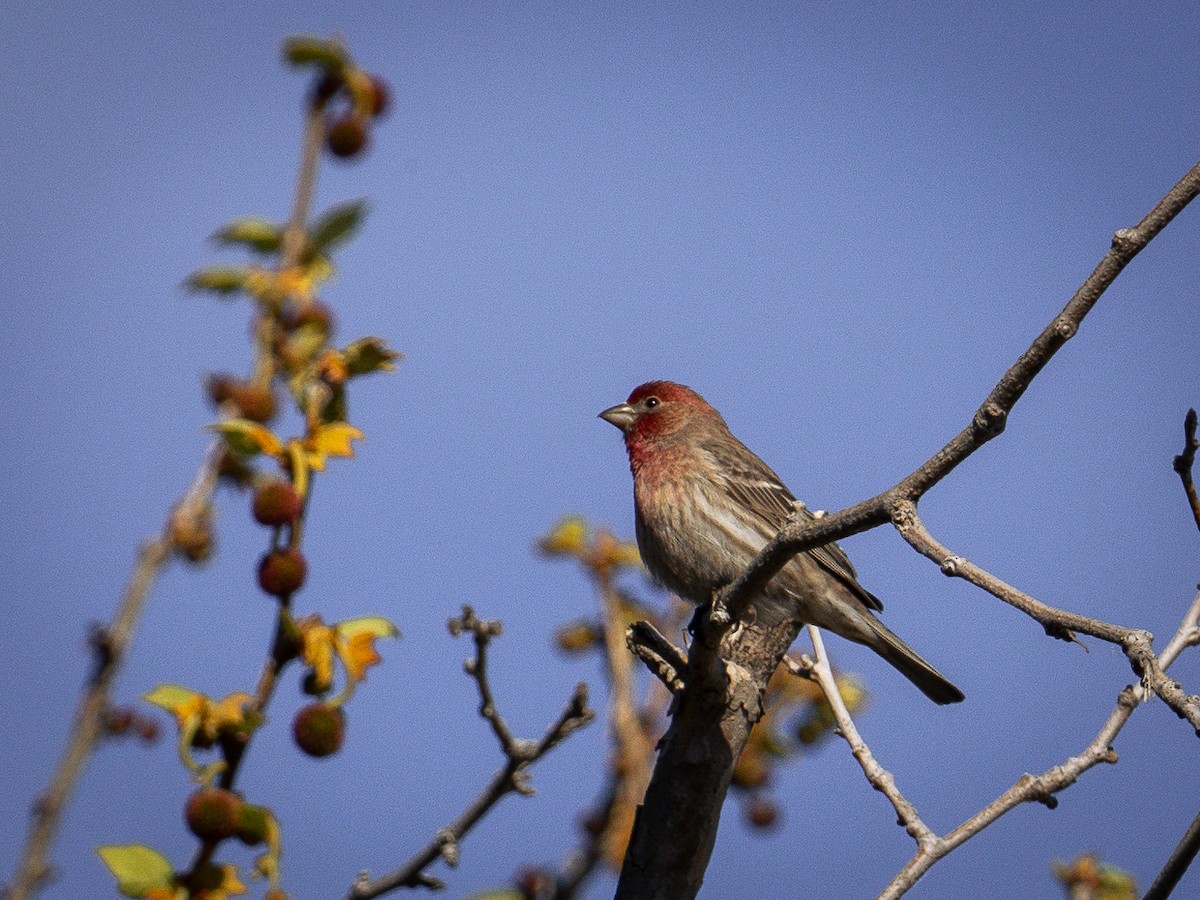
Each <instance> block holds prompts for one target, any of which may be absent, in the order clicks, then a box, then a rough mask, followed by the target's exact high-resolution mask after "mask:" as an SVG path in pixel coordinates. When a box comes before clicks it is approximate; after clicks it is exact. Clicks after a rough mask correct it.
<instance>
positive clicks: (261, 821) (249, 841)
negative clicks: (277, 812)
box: [234, 803, 269, 847]
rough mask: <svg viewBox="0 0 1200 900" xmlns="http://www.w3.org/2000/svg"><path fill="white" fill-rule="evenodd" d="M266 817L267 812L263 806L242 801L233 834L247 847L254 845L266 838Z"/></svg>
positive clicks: (267, 815)
mask: <svg viewBox="0 0 1200 900" xmlns="http://www.w3.org/2000/svg"><path fill="white" fill-rule="evenodd" d="M268 817H269V814H268V813H267V811H266V810H265V809H263V807H261V806H251V805H250V804H249V803H243V804H242V808H241V809H240V810H239V811H238V820H237V828H236V829H235V831H234V834H236V835H237V838H238V840H239V841H241V842H242V843H243V844H245V845H246V846H247V847H256V846H258V845H259V844H261V843H263V842H264V841H266V839H267V821H268Z"/></svg>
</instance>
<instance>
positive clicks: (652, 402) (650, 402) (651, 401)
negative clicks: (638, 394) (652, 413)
mask: <svg viewBox="0 0 1200 900" xmlns="http://www.w3.org/2000/svg"><path fill="white" fill-rule="evenodd" d="M658 404H659V400H658V398H657V397H647V398H646V404H645V405H646V409H654V407H656V406H658Z"/></svg>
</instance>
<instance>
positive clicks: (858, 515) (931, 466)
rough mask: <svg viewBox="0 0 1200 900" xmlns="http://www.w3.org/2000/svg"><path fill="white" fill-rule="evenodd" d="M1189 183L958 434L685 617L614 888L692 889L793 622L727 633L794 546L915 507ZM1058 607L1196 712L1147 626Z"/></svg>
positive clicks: (1173, 701) (781, 543)
mask: <svg viewBox="0 0 1200 900" xmlns="http://www.w3.org/2000/svg"><path fill="white" fill-rule="evenodd" d="M1197 194H1200V163H1197V164H1196V165H1195V166H1193V167H1192V169H1191V170H1190V171H1189V172H1188V173H1187V174H1186V175H1184V177H1183V178H1182V179H1181V180H1180V181H1179V183H1178V184H1176V185H1175V186H1174V187H1173V188H1172V189H1171V190H1170V191H1168V192H1167V194H1166V195H1165V196H1164V197H1163V198H1162V200H1160V201H1159V202H1158V203H1157V204H1156V205H1155V206H1154V208H1153V209H1152V210H1151V211H1150V212H1149V213H1148V214H1147V215H1146V216H1145V218H1143V219H1142V221H1141V222H1139V223H1138V224H1137V225H1136V226H1135V227H1133V228H1126V229H1122V230H1120V231H1118V232H1117V233H1116V234H1115V235H1114V236H1113V238H1112V244H1111V247H1110V248H1109V250H1108V251H1107V252H1106V253H1105V254H1104V256H1103V257H1102V258H1101V260H1100V262H1099V264H1098V265H1097V266H1096V268H1095V269H1094V270H1093V271H1092V273H1091V274H1090V275H1089V276H1088V277H1087V279H1085V281H1084V282H1083V284H1082V285H1080V287H1079V289H1078V290H1077V291H1076V292H1075V294H1074V295H1073V296H1072V297H1071V299H1070V300H1069V301H1068V302H1067V304H1066V306H1064V307H1063V309H1062V311H1061V312H1060V313H1059V314H1058V315H1057V316H1055V317H1054V319H1052V320H1051V322H1050V323H1049V324H1048V325H1047V326H1046V327H1045V328H1044V329H1043V331H1042V333H1041V334H1039V335H1038V337H1037V338H1036V339H1035V340H1034V341H1033V343H1032V344H1031V345H1030V346H1029V348H1028V349H1027V350H1026V351H1025V352H1024V353H1023V354H1022V355H1021V356H1020V358H1019V359H1017V361H1016V362H1015V363H1013V365H1012V366H1011V367H1010V368H1009V369H1008V371H1007V372H1005V373H1004V375H1003V376H1002V377H1001V378H1000V380H999V381H998V382H997V384H996V386H995V387H994V388H993V389H992V391H991V392H990V393H989V394H988V396H987V397H986V398H984V401H983V403H982V404H981V405H980V406H979V409H978V410H977V411H976V413H975V415H974V416H973V417H972V419H971V422H970V423H969V424H968V425H967V426H966V427H965V428H964V429H963V430H962V431H961V432H960V433H959V434H958V435H956V436H955V437H954V438H953V439H952V440H951V441H950V442H949V443H947V444H946V445H945V446H944V447H943V448H942V449H941V450H939V451H938V452H937V453H935V454H934V455H933V456H932V457H930V458H929V459H928V460H927V461H926V462H925V463H924V464H922V465H921V466H920V467H918V468H917V469H916V470H915V471H913V472H912V473H911V474H909V475H908V476H906V477H905V478H903V479H901V480H900V481H899V482H898V483H897V484H896V485H894V486H893V487H891V488H889V489H888V490H886V491H884V492H883V493H881V494H879V495H877V496H875V497H873V498H871V499H869V500H864V501H863V502H861V503H858V504H855V505H854V506H851V507H848V508H846V509H844V510H842V511H841V512H837V513H833V514H830V515H826V516H824V517H821V518H817V519H815V520H809V521H800V518H801V517H800V516H795V517H793V520H789V523H788V524H786V525H785V526H784V527H783V528H782V529H781V530H780V531H779V533H778V534H777V535H776V536H775V537H774V538H773V539H772V540H771V541H770V542H769V543H768V544H767V545H766V547H764V548H763V550H762V551H761V552H760V553H759V554H758V556H756V557H755V559H754V560H753V561H752V562H751V563H750V565H749V566H747V567H746V569H745V570H743V572H742V573H741V574H740V575H739V576H738V577H737V579H736V580H735V581H733V583H731V584H730V585H728V586H726V587H725V588H723V589H722V590H721V591H719V592H718V593H717V595H716V596H715V597H714V598H713V603H712V604H711V606H712V609H711V611H710V613H709V614H708V615H701V616H699V617H698V619H697V620H694V633H695V638H696V640H695V642H694V643H693V645H692V647H691V648H690V652H689V659H688V668H687V672H686V676H685V679H684V680H685V681H686V684H687V686H686V688H685V689H684V690H683V692H682V693H680V694H679V695H678V696H677V701H678V702H677V705H676V709H675V713H674V716H673V718H672V722H671V727H670V729H669V730H668V732H667V734H666V736H665V737H664V738H663V741H662V744H661V749H660V753H659V758H658V764H657V765H656V767H655V771H654V777H653V778H652V779H651V783H650V787H649V789H648V790H647V792H646V799H645V803H644V806H643V807H642V809H641V810H640V811H639V816H638V819H637V822H636V824H635V827H634V833H633V837H632V839H631V841H630V847H629V852H628V854H627V855H626V858H625V864H624V866H623V868H622V871H621V878H620V882H619V883H618V886H617V894H616V896H617V897H618V898H641V897H646V896H671V897H679V898H687V897H692V896H694V895H695V894H696V892H697V891H698V890H699V889H700V884H701V882H702V880H703V877H704V871H705V869H706V867H707V865H708V859H709V856H710V855H711V853H712V847H713V843H714V841H715V838H716V827H717V822H718V820H719V817H720V810H721V806H722V804H723V803H724V798H725V793H726V791H727V789H728V787H729V782H730V777H731V773H732V768H733V765H734V763H735V762H736V760H737V757H738V755H739V754H740V753H741V752H742V749H743V748H744V747H745V743H746V739H747V738H748V736H749V732H750V728H751V727H752V726H753V725H754V723H755V722H756V721H757V720H758V718H759V717H760V715H761V697H762V692H763V691H764V690H765V689H766V684H767V680H768V679H769V678H770V675H771V673H772V672H773V671H774V669H775V668H776V667H777V666H778V664H779V662H780V660H781V659H782V658H783V655H784V653H785V652H786V650H787V648H788V646H789V645H790V644H791V642H792V640H793V639H794V638H795V636H796V632H797V630H798V626H788V627H779V628H775V629H769V630H763V629H759V628H757V627H755V626H753V625H751V626H749V627H746V628H743V629H741V630H740V632H738V633H735V634H731V633H730V629H731V628H732V625H733V623H735V622H741V621H743V620H744V615H743V614H744V613H745V612H746V611H747V610H748V608H749V606H750V604H751V602H752V601H753V599H754V598H755V597H756V596H758V595H759V594H760V593H761V592H762V590H763V589H764V588H765V586H766V585H767V583H768V582H769V581H770V580H771V579H772V578H773V577H775V575H776V574H778V572H779V571H780V570H781V569H782V568H783V567H784V566H785V565H787V563H788V562H789V561H790V560H791V559H792V558H793V557H794V556H795V555H796V554H797V553H800V552H802V551H804V550H809V549H812V548H814V547H818V546H821V545H823V544H827V543H829V542H831V541H835V540H838V539H840V538H844V537H847V536H849V535H851V534H857V533H859V532H862V531H866V530H868V529H870V528H875V527H878V526H879V525H883V524H885V523H887V522H889V521H892V520H893V518H894V516H895V515H896V510H897V509H903V508H904V507H903V504H904V503H906V502H907V503H908V504H909V505H910V506H912V507H913V508H914V509H915V504H916V502H917V501H918V500H919V499H920V498H921V497H922V496H923V495H924V494H925V493H926V492H927V491H929V489H930V488H932V487H933V486H934V485H935V484H937V483H938V482H939V481H940V480H941V479H943V478H945V477H946V476H947V475H949V474H950V472H951V471H953V470H954V468H955V467H957V466H958V465H959V464H960V463H962V462H963V461H964V460H966V459H967V457H969V456H970V455H971V454H972V453H974V452H975V451H976V450H978V449H979V448H980V447H982V446H983V445H984V444H985V443H987V442H988V441H989V440H991V439H992V438H993V437H995V436H997V435H998V434H1000V433H1001V432H1002V431H1003V430H1004V426H1005V423H1006V421H1007V418H1008V414H1009V413H1010V412H1011V410H1012V409H1013V407H1014V406H1015V404H1016V402H1017V401H1018V400H1019V399H1020V398H1021V396H1022V394H1024V392H1025V390H1026V389H1027V388H1028V387H1029V385H1030V383H1031V382H1032V381H1033V379H1034V378H1035V377H1036V376H1037V374H1038V373H1039V372H1040V371H1041V370H1042V369H1043V368H1044V367H1045V366H1046V364H1047V363H1048V362H1049V361H1050V359H1051V358H1052V357H1053V356H1054V354H1055V353H1056V352H1057V351H1058V350H1059V349H1060V348H1061V347H1062V346H1063V344H1065V343H1066V342H1067V340H1069V339H1070V338H1071V337H1073V336H1074V335H1075V334H1076V332H1077V331H1078V329H1079V325H1080V324H1081V323H1082V321H1083V319H1084V317H1085V316H1086V315H1087V314H1088V312H1089V311H1090V310H1091V309H1092V307H1093V306H1094V305H1095V304H1096V302H1097V301H1098V300H1099V298H1100V296H1101V295H1102V294H1103V293H1104V291H1105V290H1106V289H1107V288H1108V286H1109V285H1110V284H1112V282H1113V281H1114V280H1115V279H1116V277H1117V276H1118V275H1119V274H1120V273H1121V271H1122V269H1124V267H1125V266H1126V265H1128V263H1129V262H1130V261H1131V260H1132V259H1133V258H1134V257H1135V256H1136V255H1137V254H1138V253H1139V252H1140V251H1141V250H1142V248H1144V247H1145V246H1146V245H1147V244H1148V243H1149V242H1150V241H1151V240H1152V239H1153V238H1154V237H1155V236H1156V235H1157V234H1158V233H1159V232H1161V231H1162V229H1163V228H1165V227H1166V225H1167V224H1168V223H1169V222H1170V221H1171V220H1172V219H1173V218H1174V217H1175V216H1176V215H1177V214H1178V213H1179V212H1180V211H1181V210H1183V209H1184V207H1186V206H1187V204H1188V203H1189V202H1191V201H1192V200H1193V199H1194V198H1195V197H1196V196H1197ZM1030 599H1032V598H1030ZM1030 608H1034V607H1030ZM1047 609H1050V608H1047ZM1043 611H1044V610H1043ZM1055 612H1061V611H1057V610H1056V611H1055ZM1066 615H1067V616H1068V617H1069V618H1068V619H1066V620H1065V621H1064V620H1062V619H1055V620H1054V621H1061V622H1063V625H1064V627H1065V628H1067V629H1070V628H1071V627H1072V626H1073V625H1078V626H1084V625H1090V626H1091V627H1092V631H1088V632H1087V633H1094V632H1099V633H1097V634H1096V636H1097V637H1101V638H1103V639H1105V640H1113V641H1114V642H1116V643H1120V644H1121V646H1122V648H1123V649H1124V650H1125V653H1126V655H1127V656H1128V657H1129V659H1130V661H1131V663H1132V664H1133V666H1134V668H1135V671H1138V672H1139V673H1141V674H1142V677H1143V680H1144V681H1145V682H1146V683H1147V685H1148V686H1149V687H1150V688H1151V689H1153V690H1155V691H1156V692H1157V693H1158V694H1159V695H1160V696H1162V697H1163V699H1164V700H1165V701H1166V702H1167V703H1168V704H1170V705H1171V707H1172V709H1174V710H1175V711H1176V712H1177V713H1179V714H1180V715H1181V716H1184V717H1185V718H1188V720H1189V721H1191V722H1192V724H1193V726H1195V725H1197V723H1200V698H1188V697H1186V696H1185V695H1183V692H1182V689H1181V688H1179V686H1178V685H1177V684H1175V683H1174V682H1168V681H1167V680H1166V679H1165V677H1164V676H1162V672H1161V667H1160V665H1159V662H1158V660H1157V659H1155V658H1154V655H1153V652H1152V651H1151V649H1150V635H1149V634H1147V633H1145V632H1130V631H1128V630H1125V629H1120V628H1119V627H1118V626H1112V625H1107V623H1095V622H1094V621H1093V620H1088V619H1086V618H1085V617H1082V616H1079V617H1074V614H1066ZM1080 630H1084V629H1083V628H1082V627H1081V628H1080ZM1051 633H1052V634H1054V633H1055V632H1053V631H1052V632H1051ZM1055 636H1057V637H1068V635H1067V634H1065V633H1058V634H1055ZM1193 699H1194V700H1195V702H1193ZM914 880H915V877H914Z"/></svg>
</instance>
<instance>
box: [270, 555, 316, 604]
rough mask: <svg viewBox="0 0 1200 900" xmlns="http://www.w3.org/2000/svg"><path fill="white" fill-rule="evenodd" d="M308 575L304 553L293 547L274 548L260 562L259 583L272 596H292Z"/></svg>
mask: <svg viewBox="0 0 1200 900" xmlns="http://www.w3.org/2000/svg"><path fill="white" fill-rule="evenodd" d="M307 575H308V563H307V562H305V560H304V554H303V553H301V552H300V551H299V550H296V549H295V548H293V547H287V548H285V549H282V550H272V551H271V552H270V553H268V554H267V555H266V556H264V557H263V558H262V561H261V562H259V564H258V584H259V587H261V588H262V589H263V590H264V591H266V592H267V593H268V594H270V595H271V596H272V597H290V596H291V595H292V594H294V593H295V592H296V591H298V590H300V588H301V586H302V585H303V584H304V579H305V577H306V576H307Z"/></svg>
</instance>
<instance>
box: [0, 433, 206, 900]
mask: <svg viewBox="0 0 1200 900" xmlns="http://www.w3.org/2000/svg"><path fill="white" fill-rule="evenodd" d="M220 458H221V447H220V446H218V444H217V442H214V443H213V444H212V445H211V446H210V447H209V448H208V451H207V452H206V453H205V455H204V459H203V460H202V462H201V463H200V466H199V468H198V469H197V470H196V474H195V475H194V476H193V478H192V482H191V484H190V485H189V486H188V489H187V491H186V492H184V494H183V496H182V497H181V498H180V499H179V502H178V503H176V504H175V506H174V507H172V510H171V514H170V516H169V517H168V519H167V523H166V525H165V526H164V527H163V531H162V533H161V534H159V535H158V536H156V537H154V538H152V539H150V540H148V541H146V542H145V543H144V544H143V545H142V548H141V550H140V552H139V553H138V555H137V559H136V560H135V562H134V565H133V569H132V570H131V572H130V574H129V581H128V583H127V584H126V587H125V593H124V594H123V595H122V597H121V601H120V603H119V604H118V606H117V610H116V612H115V613H114V614H113V619H112V621H111V622H110V623H109V624H108V625H107V626H103V627H100V628H97V629H96V631H95V634H94V635H93V639H92V645H93V649H94V651H95V657H96V659H95V668H94V670H93V672H92V674H91V677H90V678H89V679H88V682H87V684H86V685H85V686H84V689H83V692H82V695H81V696H80V698H79V703H78V705H77V706H76V708H75V718H74V721H73V723H72V726H71V731H70V735H69V737H68V738H67V746H66V747H65V748H64V750H63V755H62V758H61V759H60V760H59V763H58V766H57V767H56V768H55V770H54V773H53V774H52V775H51V777H50V781H49V784H48V785H47V787H46V790H45V791H43V792H42V794H41V795H39V797H38V798H37V799H36V800H35V801H34V803H33V821H32V823H31V824H30V827H29V835H28V837H27V838H26V841H25V848H24V850H23V851H22V854H21V858H20V861H19V862H18V865H17V871H16V874H15V875H14V876H13V880H12V882H11V883H10V884H9V886H8V888H7V889H6V892H5V893H4V896H5V898H6V900H26V898H28V897H30V896H32V895H33V894H34V893H35V892H36V891H37V890H38V889H39V888H40V887H42V885H44V884H45V882H46V881H47V880H48V879H49V878H50V877H51V871H52V870H51V867H50V862H49V857H50V850H51V847H52V846H53V844H54V839H55V836H56V835H57V833H58V828H59V825H60V824H61V821H62V816H63V812H64V810H65V808H66V805H67V803H68V802H69V801H70V799H71V795H72V794H73V793H74V790H75V786H76V784H77V783H78V781H79V777H80V776H81V775H82V774H83V770H84V767H85V766H86V765H87V761H88V759H90V758H91V755H92V753H93V752H94V751H95V749H96V745H97V744H98V742H99V740H100V738H101V736H102V734H103V731H104V717H105V714H106V713H107V711H108V708H109V705H110V703H111V700H110V695H111V691H112V686H113V682H114V681H115V680H116V677H117V674H118V673H119V671H120V668H121V664H122V663H123V662H124V660H125V655H126V652H127V651H128V649H129V645H130V643H131V642H132V641H133V636H134V633H135V632H136V630H137V625H138V621H139V619H140V618H141V615H142V610H143V609H144V608H145V605H146V600H147V599H148V598H149V596H150V590H151V589H152V588H153V586H154V582H155V581H156V580H157V578H158V576H159V574H160V573H161V572H162V570H163V568H164V567H165V566H166V564H167V562H168V560H170V558H171V553H172V551H173V550H174V549H175V545H174V542H173V540H172V537H171V536H172V534H173V532H174V529H175V525H176V523H178V522H179V521H180V520H182V519H183V518H185V517H191V518H193V519H194V520H200V519H202V518H203V517H204V516H206V515H207V509H208V506H209V502H210V499H211V496H212V492H213V489H214V487H215V486H216V482H217V469H218V466H219V463H220Z"/></svg>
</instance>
